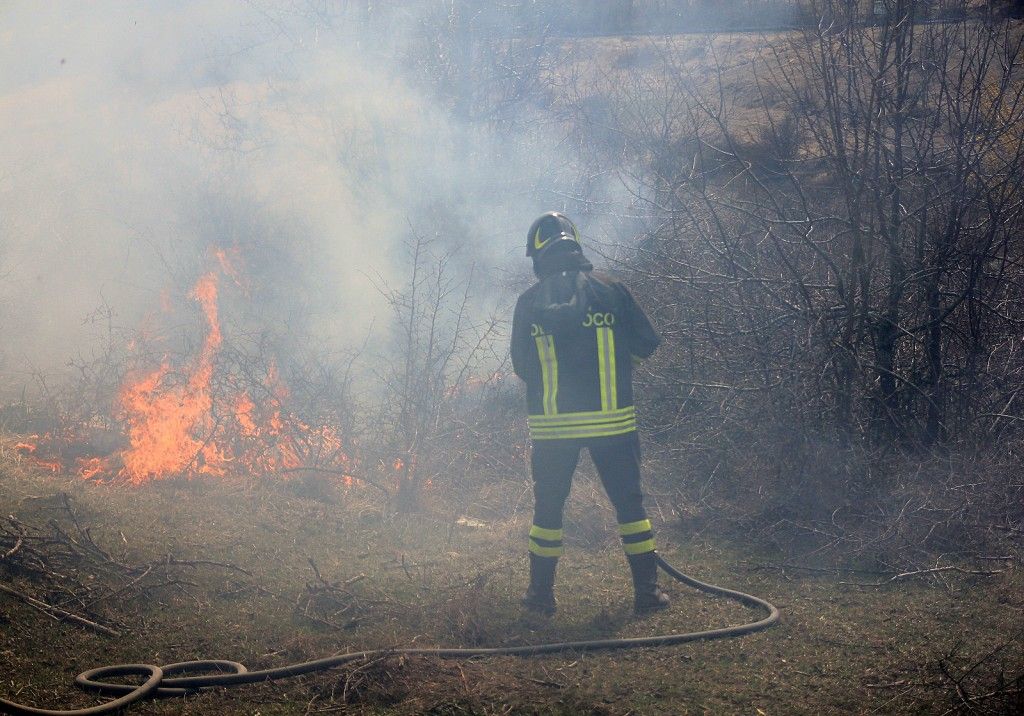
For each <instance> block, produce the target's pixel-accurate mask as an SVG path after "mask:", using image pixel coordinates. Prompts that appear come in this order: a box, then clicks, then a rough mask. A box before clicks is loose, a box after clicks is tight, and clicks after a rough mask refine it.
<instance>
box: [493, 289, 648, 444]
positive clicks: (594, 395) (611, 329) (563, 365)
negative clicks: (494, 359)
mask: <svg viewBox="0 0 1024 716" xmlns="http://www.w3.org/2000/svg"><path fill="white" fill-rule="evenodd" d="M660 342H661V339H660V338H659V337H658V334H657V332H656V331H655V330H654V328H653V327H652V326H651V322H650V321H649V320H648V319H647V316H646V315H645V314H644V312H643V310H642V309H641V308H640V307H639V306H638V305H637V303H636V301H634V300H633V296H632V295H631V294H630V293H629V290H628V289H627V288H626V286H625V285H624V284H623V283H622V282H620V281H617V280H615V279H613V278H610V277H608V276H602V275H599V274H594V273H591V272H590V271H572V270H570V271H562V272H558V273H555V274H553V275H550V276H547V277H545V278H542V279H541V280H540V281H539V282H538V283H536V284H534V285H533V286H532V287H531V288H529V289H528V290H527V291H526V292H524V293H523V295H521V296H520V297H519V301H518V302H517V303H516V309H515V314H514V317H513V319H512V368H513V370H515V372H516V375H518V376H519V377H520V378H522V379H523V381H525V382H526V404H527V412H528V414H529V424H530V437H531V438H532V439H533V440H587V441H591V440H594V439H601V438H611V437H615V436H621V435H627V434H629V433H632V432H634V431H635V430H636V414H635V412H634V408H633V358H634V357H635V358H647V357H648V356H649V355H651V354H652V353H653V352H654V350H655V349H656V348H657V347H658V344H659V343H660Z"/></svg>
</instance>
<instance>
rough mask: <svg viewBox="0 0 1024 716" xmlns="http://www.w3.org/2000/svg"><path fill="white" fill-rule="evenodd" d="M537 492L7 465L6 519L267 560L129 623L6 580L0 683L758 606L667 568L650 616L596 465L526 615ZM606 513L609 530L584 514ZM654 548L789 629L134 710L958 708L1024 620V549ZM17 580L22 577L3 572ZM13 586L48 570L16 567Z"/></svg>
mask: <svg viewBox="0 0 1024 716" xmlns="http://www.w3.org/2000/svg"><path fill="white" fill-rule="evenodd" d="M523 487H524V485H523V484H521V483H514V484H513V483H510V484H508V485H506V486H504V487H499V488H496V489H492V490H491V491H490V493H489V494H484V493H483V492H482V493H481V495H480V496H478V502H479V504H480V505H482V508H483V509H482V512H483V513H486V514H490V515H497V514H501V509H502V508H504V509H506V510H507V514H508V516H507V517H505V518H501V519H490V520H487V527H485V528H477V529H474V528H466V527H459V526H457V525H454V524H453V521H454V520H453V519H452V518H453V517H454V516H455V515H456V514H457V511H456V510H454V508H450V507H448V506H446V505H447V504H448V503H447V502H446V500H445V496H444V495H443V494H432V495H431V500H432V501H433V502H434V503H436V505H438V507H436V508H435V509H434V511H433V512H431V513H429V514H423V515H414V516H402V515H391V514H387V513H386V512H385V511H384V510H382V509H380V508H379V507H378V506H376V505H375V504H374V502H373V500H372V499H370V498H371V497H372V495H371V494H368V493H364V492H363V491H361V490H359V489H354V490H351V491H349V492H344V491H341V490H338V491H337V492H336V493H334V495H333V499H332V500H331V501H330V502H325V501H321V500H315V499H311V498H308V497H303V496H302V495H301V494H298V492H301V491H299V490H297V489H296V486H295V484H294V483H287V484H282V483H278V482H275V481H269V480H268V481H265V482H262V483H260V484H249V485H240V484H231V483H216V482H193V483H163V484H153V485H148V486H144V487H142V488H137V489H131V488H123V487H116V486H106V485H94V484H85V483H81V482H77V481H75V480H72V479H65V478H59V477H52V476H48V475H44V474H40V473H37V472H33V471H32V470H30V469H26V468H25V467H24V466H18V465H16V464H14V462H12V461H10V460H8V461H6V462H0V514H3V515H7V514H14V515H15V516H17V517H18V518H19V519H20V520H22V521H23V522H26V523H33V524H45V523H46V521H47V520H49V519H55V518H56V517H57V516H58V515H57V511H56V510H57V508H56V507H55V505H56V501H55V500H53V499H51V497H52V496H53V495H55V494H57V493H59V492H60V491H64V492H67V493H68V494H69V495H70V496H71V498H72V500H73V502H74V504H75V505H77V508H78V510H79V512H80V515H81V517H80V519H81V520H82V521H83V522H84V523H87V524H88V525H89V526H90V528H91V530H92V533H93V536H94V537H95V539H96V541H97V542H98V543H99V544H101V545H103V546H104V548H105V549H108V551H111V552H112V553H115V554H116V555H118V556H120V555H121V554H122V553H123V554H124V559H125V560H127V561H135V562H142V561H149V560H153V559H155V558H158V557H159V556H161V555H166V554H173V555H174V556H176V557H178V558H181V559H193V560H197V559H204V560H214V561H218V562H230V563H233V564H235V565H237V566H238V567H241V568H243V569H245V570H247V571H249V572H250V573H251V574H250V575H245V574H241V573H239V572H236V571H234V570H229V569H225V568H221V567H216V566H199V567H195V568H185V569H184V573H185V574H186V575H187V581H189V582H191V585H188V586H184V587H169V588H163V589H157V590H155V591H153V592H152V593H151V594H150V595H149V598H147V599H144V600H135V599H129V600H125V601H123V602H118V603H114V604H108V605H106V606H104V607H102V610H101V614H102V616H103V618H104V619H105V620H106V621H107V622H109V623H115V624H116V625H117V627H118V628H119V629H121V630H123V632H124V637H123V638H121V639H112V638H110V637H105V636H100V635H97V634H93V633H90V632H88V631H85V630H83V629H81V628H79V627H76V626H73V625H70V624H58V623H56V622H54V621H52V620H50V619H47V618H46V617H44V616H42V615H41V614H39V613H38V612H36V611H34V610H31V609H29V608H27V607H25V606H24V605H22V604H20V603H19V602H17V601H15V600H12V599H10V598H8V597H6V596H4V595H0V693H2V695H3V696H5V697H7V698H13V699H15V700H19V701H27V702H30V703H33V704H37V705H43V706H48V707H58V706H61V707H65V706H70V705H85V704H89V703H94V701H92V700H91V698H90V697H89V696H86V695H83V694H81V693H79V692H78V691H77V690H76V689H74V687H73V686H71V680H72V678H73V676H74V675H75V674H77V673H78V672H79V671H81V670H84V669H86V668H89V667H93V666H97V665H100V664H106V663H115V662H134V661H141V662H154V663H170V662H174V661H182V660H188V659H197V658H225V659H234V660H238V661H242V662H243V663H245V664H246V665H247V666H248V667H249V668H259V667H270V666H277V665H281V664H285V663H288V662H293V661H299V660H305V659H310V658H316V657H320V656H324V655H328V654H333V653H343V652H347V651H358V650H363V649H369V648H386V647H399V646H404V645H409V644H415V645H416V646H422V647H427V646H448V645H462V646H477V645H502V644H525V643H538V642H543V641H551V640H558V641H562V640H570V639H583V638H595V637H600V636H642V635H651V634H659V633H667V632H673V631H690V630H696V629H704V628H710V627H713V626H720V625H724V624H729V623H736V622H740V621H746V620H748V619H750V618H752V617H754V616H755V613H754V612H751V611H749V610H746V609H744V608H743V607H741V606H738V605H736V604H734V603H732V602H728V601H724V600H720V599H713V598H708V597H705V596H703V595H701V594H699V593H696V592H694V591H692V590H689V589H686V588H684V587H682V586H679V585H675V584H671V585H669V586H668V590H669V592H670V593H671V594H672V596H673V599H674V603H673V607H672V609H671V610H670V611H668V612H666V613H662V614H658V615H656V616H652V617H648V618H643V619H640V618H636V617H634V616H633V615H632V614H631V613H630V611H629V606H630V590H629V584H628V577H627V570H626V567H625V564H624V560H623V558H622V556H621V554H620V552H619V548H618V546H617V544H616V542H615V537H614V531H613V530H612V529H611V520H610V516H609V514H608V513H607V510H606V509H604V508H602V507H598V506H597V505H598V503H596V502H593V500H591V497H592V496H593V495H594V494H596V490H595V488H594V486H593V485H592V484H591V483H590V482H589V481H588V480H587V479H586V478H584V479H582V480H581V483H580V485H578V486H577V490H576V494H575V495H574V498H573V499H574V504H573V505H572V508H571V510H570V518H571V519H570V524H569V532H570V534H575V535H577V537H576V538H575V539H576V541H573V539H570V540H569V546H568V549H567V555H566V557H565V558H564V559H563V562H562V565H561V567H560V571H559V581H558V587H557V594H558V598H559V602H560V608H559V612H558V615H557V616H556V617H555V618H554V619H553V620H551V621H544V620H540V619H536V618H529V617H526V616H525V615H523V614H522V613H521V610H520V608H519V606H518V598H519V596H520V594H521V592H522V590H523V588H524V581H525V558H524V555H523V547H524V539H523V535H524V534H525V531H526V528H527V521H528V515H527V514H526V513H525V511H524V509H523V508H522V507H521V506H520V507H519V508H518V509H515V508H513V507H510V505H514V504H520V505H521V500H520V499H519V498H520V497H521V494H522V490H523ZM474 516H480V513H478V514H477V515H474ZM595 523H596V524H597V525H599V526H600V525H606V526H607V527H608V529H599V528H592V529H589V530H587V529H584V527H583V526H584V525H587V524H595ZM573 525H576V526H577V529H575V531H574V530H573ZM584 538H585V539H584ZM659 540H660V543H661V546H662V551H663V553H664V554H665V555H666V557H667V558H668V559H669V561H671V562H672V563H673V564H677V565H678V566H680V567H681V568H682V569H684V570H685V571H688V572H690V573H692V574H694V575H695V576H697V577H698V578H701V579H705V580H709V581H712V582H716V583H720V584H723V585H725V586H733V587H736V588H738V589H742V590H744V591H749V592H752V593H755V594H758V595H762V596H764V597H765V598H768V599H770V600H772V601H774V602H775V603H776V604H777V605H778V606H779V607H780V609H781V610H782V615H783V621H782V624H781V625H780V626H778V627H776V628H774V629H771V630H769V631H767V632H764V633H760V634H755V635H752V636H749V637H746V638H742V639H733V640H726V641H717V642H709V643H699V644H691V645H684V646H678V647H669V648H663V649H647V650H639V651H633V652H611V653H589V654H566V655H561V656H550V657H542V658H531V659H522V658H494V659H484V660H473V661H461V662H455V661H447V662H446V661H441V660H437V659H423V658H413V659H409V658H400V657H390V658H386V659H381V660H377V661H374V662H371V663H367V664H359V665H354V666H351V667H349V668H346V669H342V670H338V671H335V672H328V673H323V674H319V675H315V676H309V677H303V678H298V679H292V680H287V681H280V682H276V683H272V684H265V685H259V686H248V687H242V688H238V689H234V690H231V691H217V692H212V693H206V694H203V695H200V696H195V697H191V698H188V699H179V700H171V701H161V702H149V703H145V704H141V705H139V706H137V707H135V708H134V709H133V713H139V714H172V713H174V714H178V713H184V714H211V713H217V714H256V713H259V714H262V715H263V716H268V715H269V714H296V713H331V712H343V713H359V714H414V713H435V714H467V713H473V714H492V713H493V714H500V713H540V714H578V713H584V714H626V713H635V714H688V713H693V714H701V713H713V714H720V713H743V714H757V713H765V714H779V713H786V714H790V713H806V714H819V713H875V712H877V713H942V712H944V711H945V710H946V709H948V708H954V707H956V706H957V704H958V703H959V697H958V696H957V693H956V691H955V689H954V687H953V686H952V682H951V681H950V680H949V679H948V678H947V677H946V676H944V675H943V673H942V669H943V664H944V665H945V666H944V668H945V669H946V671H948V672H949V673H950V674H952V675H954V676H955V675H957V674H960V673H962V672H964V671H966V670H967V669H968V668H969V667H970V666H971V665H972V664H973V663H974V662H976V661H978V660H979V659H981V658H982V657H983V656H984V655H985V654H986V653H988V652H989V651H990V650H992V649H994V648H995V647H997V646H999V645H1000V644H1002V643H1005V642H1006V641H1008V639H1009V638H1010V636H1011V635H1012V634H1018V635H1019V634H1020V632H1021V629H1022V628H1024V596H1022V595H1024V589H1022V586H1024V585H1022V584H1021V579H1020V576H1019V573H1018V572H1017V571H1015V570H1014V569H1012V566H1013V565H1014V564H1016V562H1012V561H1011V562H1008V563H999V564H998V565H997V566H998V567H1000V568H1004V567H1006V571H1004V572H1003V573H1001V574H998V575H995V576H990V577H967V576H964V575H957V574H946V575H942V576H943V580H942V581H939V580H938V579H936V580H933V581H924V580H919V579H915V580H905V581H900V582H897V583H895V584H893V585H891V586H886V587H882V588H868V587H858V586H853V585H849V584H841V583H840V582H843V581H848V582H852V581H858V580H860V581H870V580H871V579H872V578H870V577H868V578H865V577H863V576H857V575H849V574H844V575H841V576H838V577H837V576H836V575H834V574H813V573H800V572H782V571H779V570H777V569H766V568H764V567H765V566H766V565H771V564H775V563H778V562H780V561H782V560H783V559H784V556H783V555H779V554H773V553H770V552H761V553H758V552H753V551H749V550H750V549H751V548H752V545H739V544H736V543H735V542H733V543H725V542H720V541H716V540H713V539H710V538H708V537H707V536H706V535H705V536H704V537H702V538H700V539H699V540H696V539H692V538H689V537H688V536H687V535H686V534H682V533H680V532H678V531H676V530H675V529H674V528H673V525H672V524H671V523H670V524H663V525H661V526H660V531H659ZM309 558H312V559H313V560H314V561H315V562H316V564H317V566H318V567H319V569H320V571H321V573H322V575H323V576H324V578H325V579H327V580H328V581H332V582H341V581H344V580H348V579H352V578H355V577H357V576H358V575H365V576H364V578H362V579H361V580H359V581H356V582H354V583H353V584H352V585H351V586H350V587H348V589H349V591H350V593H351V599H350V600H349V602H348V606H349V611H348V612H346V613H345V614H344V615H343V617H342V618H339V620H338V623H339V627H340V628H330V627H328V626H325V625H324V624H322V623H318V622H315V621H312V620H310V619H307V618H305V617H303V616H302V615H301V614H300V613H299V611H301V609H297V607H296V605H297V604H301V603H302V599H303V595H304V594H305V591H306V585H307V583H310V582H314V581H315V578H314V575H313V571H312V569H311V567H310V565H309V562H308V559H309ZM1007 564H1008V565H1010V566H1009V567H1007ZM0 579H4V581H5V582H7V581H9V579H8V574H7V573H6V572H4V571H3V570H2V569H0ZM663 581H664V580H663ZM13 584H15V586H17V587H18V588H22V589H24V590H26V591H30V590H31V589H32V586H33V585H32V584H31V583H30V582H28V581H25V580H23V579H20V578H15V579H14V581H13ZM1022 663H1024V662H1022V661H1021V651H1020V647H1019V645H1017V644H1014V645H1011V646H1009V647H1006V648H1005V649H1003V650H1002V651H1000V652H999V654H997V656H996V657H994V658H993V659H989V660H987V661H986V662H985V663H984V665H983V666H982V667H979V668H978V669H976V670H975V671H974V672H972V673H971V674H970V675H969V676H968V677H967V678H966V679H965V680H964V682H963V684H964V685H965V686H966V688H967V695H968V697H970V696H971V695H982V694H984V693H985V692H986V690H991V688H992V685H993V684H995V683H996V682H995V679H996V677H997V675H998V672H999V671H1003V672H1004V673H1005V674H1008V675H1013V674H1020V671H1021V669H1020V667H1021V664H1022ZM993 703H994V701H993V700H991V699H989V700H986V701H983V702H979V703H978V704H977V706H979V707H981V706H989V705H991V704H993ZM1007 713H1009V711H1007Z"/></svg>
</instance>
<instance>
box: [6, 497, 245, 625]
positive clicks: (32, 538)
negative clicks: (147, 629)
mask: <svg viewBox="0 0 1024 716" xmlns="http://www.w3.org/2000/svg"><path fill="white" fill-rule="evenodd" d="M54 500H55V503H56V507H57V508H58V510H59V516H60V517H61V519H59V520H58V519H56V518H51V519H50V520H48V521H47V523H46V524H45V525H38V524H30V523H28V522H25V521H22V520H20V519H18V518H17V517H15V516H14V515H8V516H7V517H5V518H3V519H0V593H3V594H5V595H7V596H10V597H13V598H16V599H18V600H19V601H21V602H23V603H24V604H26V605H28V606H30V607H32V608H33V609H35V610H37V611H39V612H41V613H42V614H45V615H46V616H48V617H50V618H51V619H54V620H55V621H59V622H63V621H69V622H73V623H75V624H77V625H79V626H81V627H84V628H86V629H89V630H91V631H94V632H97V633H99V634H104V635H106V636H115V637H116V636H120V631H119V630H118V628H117V627H119V626H120V624H119V623H118V614H119V612H121V611H123V608H124V606H125V604H128V603H131V602H133V601H136V600H138V599H140V598H142V597H145V596H147V595H150V594H152V593H153V592H155V591H156V590H162V589H168V588H175V589H179V590H182V591H185V590H186V588H187V587H195V586H197V585H196V584H195V583H193V582H190V581H188V580H187V579H185V575H184V573H183V570H182V569H181V568H182V567H189V568H195V567H198V566H216V567H223V568H227V569H231V570H234V571H238V572H241V573H243V574H248V572H246V571H245V570H243V569H241V568H239V567H236V566H235V565H231V564H225V563H220V562H212V561H208V560H182V559H178V558H176V557H174V556H172V555H165V556H164V557H161V558H160V559H158V560H154V561H150V562H145V563H141V564H132V563H130V562H129V561H128V560H127V557H126V555H121V556H115V555H113V554H112V553H111V551H110V550H109V549H105V548H104V547H102V546H100V544H99V543H98V542H97V541H96V539H94V537H93V534H92V531H91V529H90V528H89V527H88V526H86V525H84V524H83V523H82V520H81V518H80V515H79V513H78V511H77V510H76V509H75V507H74V505H73V503H72V501H71V498H70V497H69V496H68V495H67V494H66V493H63V492H61V493H58V494H57V495H56V496H55V498H54ZM121 539H122V541H123V542H124V543H125V545H127V540H126V539H125V537H124V535H123V534H121ZM186 593H187V592H186Z"/></svg>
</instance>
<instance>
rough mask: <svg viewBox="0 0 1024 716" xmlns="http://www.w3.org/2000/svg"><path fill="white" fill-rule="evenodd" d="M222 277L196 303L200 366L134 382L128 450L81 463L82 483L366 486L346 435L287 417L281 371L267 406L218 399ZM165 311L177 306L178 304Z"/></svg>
mask: <svg viewBox="0 0 1024 716" xmlns="http://www.w3.org/2000/svg"><path fill="white" fill-rule="evenodd" d="M216 257H217V260H218V261H219V262H220V268H221V272H222V273H223V274H225V275H228V276H230V277H231V278H232V279H234V281H235V283H236V284H238V285H239V286H241V285H242V282H241V279H240V277H239V275H238V274H237V272H236V270H235V269H234V265H235V260H236V259H237V257H235V256H229V255H228V254H227V253H225V252H223V251H218V252H216ZM217 276H218V275H217V273H214V272H211V273H207V274H205V275H203V276H202V277H200V279H199V280H198V281H197V282H196V285H195V287H194V288H193V289H192V291H191V293H190V294H189V295H190V297H191V298H192V299H193V300H195V301H196V302H197V303H198V304H199V308H200V310H201V312H202V315H203V317H204V322H205V327H206V333H205V338H204V340H203V344H202V347H201V349H200V351H199V354H198V356H197V357H196V358H195V359H194V361H193V362H192V363H191V364H190V365H187V366H184V367H180V366H174V365H172V363H171V361H170V359H168V358H165V359H164V360H163V361H162V363H161V365H160V366H159V367H158V368H156V369H153V370H150V371H149V372H145V373H142V374H141V375H137V376H134V377H133V378H131V379H129V380H126V381H125V383H124V384H123V385H122V387H121V389H120V391H119V394H118V410H117V412H118V417H119V418H121V419H122V420H124V422H125V424H126V433H127V434H126V438H127V442H128V447H126V448H125V449H124V450H122V451H121V452H120V453H118V454H115V455H112V456H110V457H106V458H103V457H88V458H79V459H77V460H76V461H74V464H75V469H76V471H77V473H78V474H79V475H80V476H81V477H82V478H84V479H95V478H99V477H104V476H114V475H116V476H117V477H118V478H119V479H122V480H124V481H126V482H128V483H130V484H133V485H138V484H141V483H144V482H146V481H149V480H155V479H165V478H170V477H175V476H184V477H187V478H192V477H195V476H198V475H214V476H224V475H228V474H229V473H231V474H239V475H258V474H263V473H281V474H285V475H287V474H288V473H289V472H292V471H296V470H299V469H302V468H303V467H306V466H308V465H310V464H315V465H317V466H321V467H322V466H329V467H330V472H334V473H337V474H339V475H341V480H342V483H343V484H344V485H346V486H351V485H354V484H359V481H358V480H357V479H355V478H354V477H353V476H352V475H351V474H350V473H351V471H352V469H353V461H352V460H351V458H350V457H349V456H348V455H347V454H346V453H345V452H344V451H343V449H342V448H343V445H344V442H343V440H342V438H341V435H340V433H339V432H338V431H337V429H336V428H334V427H332V426H330V425H321V426H317V427H311V426H309V425H308V424H306V423H305V422H303V421H302V420H300V419H299V418H298V417H297V416H296V415H294V414H292V413H291V412H289V411H287V410H286V408H285V406H286V405H287V401H288V399H289V390H288V387H287V386H286V385H285V384H284V382H283V381H282V380H281V378H280V376H279V374H278V369H277V366H276V364H274V363H273V362H271V363H270V364H269V365H268V366H267V372H266V376H265V377H264V380H263V388H264V390H265V394H266V397H265V398H264V399H262V400H258V401H257V400H254V399H253V395H252V394H251V393H250V392H248V391H245V390H237V391H226V392H225V393H220V392H218V391H217V390H216V389H215V386H214V384H213V380H214V377H215V373H216V372H217V365H218V361H217V359H218V356H219V354H220V351H221V348H222V346H223V343H224V336H223V333H222V331H221V325H220V316H219V312H218V281H217ZM162 302H165V303H168V304H169V300H165V301H162ZM217 387H218V388H219V385H218V386H217ZM38 438H39V436H35V435H34V436H29V437H28V438H27V440H38ZM15 449H16V450H18V451H19V452H21V453H22V454H24V455H25V456H26V459H30V460H31V461H32V462H33V463H34V464H36V465H38V466H40V467H43V468H45V469H49V470H51V471H53V472H54V473H57V472H60V470H61V469H62V468H63V466H64V465H63V463H62V462H61V461H44V460H41V459H40V458H38V457H36V456H35V454H36V451H37V444H36V443H35V442H21V443H18V444H17V445H16V446H15Z"/></svg>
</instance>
